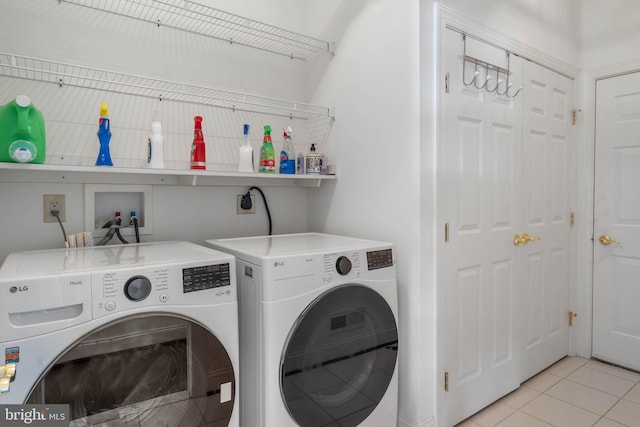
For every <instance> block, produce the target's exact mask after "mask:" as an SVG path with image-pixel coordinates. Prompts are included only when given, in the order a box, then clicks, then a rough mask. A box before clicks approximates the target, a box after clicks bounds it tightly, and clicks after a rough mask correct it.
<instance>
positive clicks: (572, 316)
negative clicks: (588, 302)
mask: <svg viewBox="0 0 640 427" xmlns="http://www.w3.org/2000/svg"><path fill="white" fill-rule="evenodd" d="M577 315H578V313H574V312H573V311H570V312H569V313H568V316H567V317H568V319H569V326H573V318H574V317H576V316H577Z"/></svg>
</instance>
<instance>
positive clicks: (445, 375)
mask: <svg viewBox="0 0 640 427" xmlns="http://www.w3.org/2000/svg"><path fill="white" fill-rule="evenodd" d="M444 391H449V372H446V371H445V373H444Z"/></svg>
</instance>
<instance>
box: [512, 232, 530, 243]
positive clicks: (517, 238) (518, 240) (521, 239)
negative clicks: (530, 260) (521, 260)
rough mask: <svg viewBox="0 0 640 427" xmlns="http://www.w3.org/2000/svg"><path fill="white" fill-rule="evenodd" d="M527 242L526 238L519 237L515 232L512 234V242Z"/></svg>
mask: <svg viewBox="0 0 640 427" xmlns="http://www.w3.org/2000/svg"><path fill="white" fill-rule="evenodd" d="M526 243H527V241H526V240H524V239H523V238H522V237H520V236H519V235H518V234H516V235H515V236H513V244H514V245H516V246H518V245H525V244H526Z"/></svg>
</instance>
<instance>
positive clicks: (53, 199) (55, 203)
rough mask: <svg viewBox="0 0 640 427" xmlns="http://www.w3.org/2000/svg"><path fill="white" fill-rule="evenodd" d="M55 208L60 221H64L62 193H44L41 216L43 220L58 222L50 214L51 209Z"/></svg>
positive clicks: (64, 212)
mask: <svg viewBox="0 0 640 427" xmlns="http://www.w3.org/2000/svg"><path fill="white" fill-rule="evenodd" d="M54 209H57V210H58V216H59V217H60V221H62V222H65V221H66V220H67V216H66V206H65V197H64V194H44V195H43V196H42V217H43V220H44V222H58V219H57V218H56V217H55V216H53V215H51V211H52V210H54Z"/></svg>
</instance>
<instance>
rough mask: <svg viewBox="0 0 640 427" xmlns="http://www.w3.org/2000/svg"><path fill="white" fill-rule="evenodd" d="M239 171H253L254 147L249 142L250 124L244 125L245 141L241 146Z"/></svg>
mask: <svg viewBox="0 0 640 427" xmlns="http://www.w3.org/2000/svg"><path fill="white" fill-rule="evenodd" d="M238 172H253V147H252V146H251V142H249V125H247V124H245V125H244V143H243V144H242V145H241V146H240V159H239V161H238Z"/></svg>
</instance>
